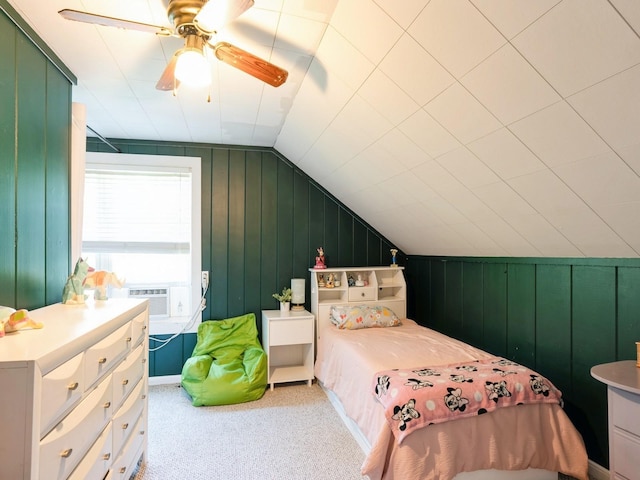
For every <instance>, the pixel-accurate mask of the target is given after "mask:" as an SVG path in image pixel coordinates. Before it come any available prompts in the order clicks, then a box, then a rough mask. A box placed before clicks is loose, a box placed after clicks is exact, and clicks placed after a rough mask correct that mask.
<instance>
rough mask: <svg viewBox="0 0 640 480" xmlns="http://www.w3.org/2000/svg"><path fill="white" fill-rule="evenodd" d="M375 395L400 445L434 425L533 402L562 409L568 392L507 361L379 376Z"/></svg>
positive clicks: (430, 367)
mask: <svg viewBox="0 0 640 480" xmlns="http://www.w3.org/2000/svg"><path fill="white" fill-rule="evenodd" d="M372 391H373V394H374V395H375V397H376V398H377V399H378V401H379V402H380V403H381V404H382V406H383V407H384V412H385V416H386V419H387V423H388V424H389V427H391V431H392V432H393V434H394V435H395V437H396V439H397V442H398V444H400V443H402V441H403V440H404V438H405V437H406V436H407V435H409V434H411V433H413V432H415V431H416V430H418V429H420V428H424V427H428V426H430V425H433V424H436V423H442V422H448V421H453V420H460V419H462V418H467V417H474V416H477V415H483V414H486V413H490V412H493V411H494V410H497V409H498V408H502V407H514V406H519V405H528V404H532V403H555V404H561V402H562V393H561V392H560V391H559V390H558V389H557V388H556V387H555V386H554V385H553V384H552V383H551V382H550V381H549V380H547V379H546V378H544V377H543V376H541V375H540V374H538V373H536V372H534V371H533V370H531V369H529V368H527V367H524V366H522V365H519V364H517V363H515V362H512V361H510V360H507V359H506V358H501V357H492V358H488V359H484V360H476V361H473V362H457V363H450V364H447V365H438V366H433V365H427V366H422V367H417V368H394V369H391V370H383V371H381V372H378V373H376V374H375V376H374V378H373V386H372Z"/></svg>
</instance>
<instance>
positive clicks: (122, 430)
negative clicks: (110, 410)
mask: <svg viewBox="0 0 640 480" xmlns="http://www.w3.org/2000/svg"><path fill="white" fill-rule="evenodd" d="M144 383H145V382H143V381H140V382H138V384H137V385H136V386H135V388H134V389H133V391H132V392H131V395H129V397H128V398H127V399H126V400H125V402H124V403H123V404H122V407H121V408H120V409H119V410H118V411H117V412H115V414H114V416H113V422H112V423H113V453H114V454H116V455H117V454H118V453H119V452H120V449H121V448H122V446H123V445H124V444H125V442H126V441H127V439H128V438H129V436H130V435H131V432H132V431H133V427H134V425H135V424H136V422H137V421H138V418H140V416H141V415H142V410H143V409H144V398H145V396H146V392H145V390H144V388H145V385H144Z"/></svg>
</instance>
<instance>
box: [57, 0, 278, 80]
mask: <svg viewBox="0 0 640 480" xmlns="http://www.w3.org/2000/svg"><path fill="white" fill-rule="evenodd" d="M253 4H254V0H169V2H168V5H167V17H168V19H169V22H171V24H172V25H173V27H164V26H158V25H151V24H147V23H140V22H135V21H131V20H124V19H120V18H113V17H107V16H103V15H97V14H94V13H88V12H82V11H78V10H70V9H64V10H60V11H59V12H58V13H59V14H60V15H61V16H62V17H64V18H65V19H67V20H75V21H79V22H85V23H92V24H96V25H104V26H109V27H118V28H124V29H129V30H138V31H142V32H148V33H154V34H156V35H158V36H163V37H171V36H175V37H181V38H183V39H184V41H185V44H184V47H183V48H181V49H179V50H178V51H176V52H175V54H174V55H173V57H171V60H170V61H169V63H168V65H167V67H166V68H165V70H164V72H163V73H162V75H161V76H160V79H159V80H158V83H157V84H156V88H157V89H158V90H173V91H175V90H176V89H177V87H178V86H179V84H180V82H181V81H183V82H185V83H186V82H188V81H189V80H190V81H191V83H193V84H196V85H208V84H209V82H210V78H209V76H210V68H209V64H208V61H207V53H206V52H207V51H208V50H211V51H213V53H214V54H215V56H216V57H217V58H218V59H219V60H221V61H222V62H224V63H227V64H229V65H231V66H232V67H235V68H237V69H239V70H242V71H243V72H245V73H248V74H249V75H252V76H253V77H255V78H258V79H259V80H262V81H263V82H265V83H267V84H269V85H272V86H274V87H279V86H280V85H282V84H283V83H284V82H285V81H286V80H287V76H288V75H289V74H288V72H287V71H286V70H284V69H282V68H280V67H278V66H276V65H274V64H272V63H270V62H267V61H266V60H263V59H261V58H259V57H257V56H255V55H253V54H251V53H249V52H247V51H245V50H242V49H241V48H239V47H236V46H235V45H232V44H230V43H228V42H216V43H213V42H212V39H213V37H215V35H216V34H217V32H218V31H219V30H220V29H221V28H222V27H224V26H225V25H226V24H228V23H229V22H231V21H233V20H234V19H235V18H237V17H238V16H240V15H241V14H242V13H244V12H245V11H247V10H248V9H249V8H251V7H252V6H253Z"/></svg>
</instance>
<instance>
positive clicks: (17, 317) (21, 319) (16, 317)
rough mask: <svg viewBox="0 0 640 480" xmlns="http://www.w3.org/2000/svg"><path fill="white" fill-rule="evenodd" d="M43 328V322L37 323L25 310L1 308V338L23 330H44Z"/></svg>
mask: <svg viewBox="0 0 640 480" xmlns="http://www.w3.org/2000/svg"><path fill="white" fill-rule="evenodd" d="M43 326H44V325H43V324H42V322H36V321H35V320H32V319H31V318H29V312H28V311H26V310H24V309H21V310H14V309H13V308H10V307H0V338H2V337H4V336H5V334H7V333H11V332H16V331H18V330H20V329H22V328H42V327H43Z"/></svg>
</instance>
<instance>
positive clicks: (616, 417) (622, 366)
mask: <svg viewBox="0 0 640 480" xmlns="http://www.w3.org/2000/svg"><path fill="white" fill-rule="evenodd" d="M591 375H592V376H593V377H594V378H595V379H596V380H600V381H601V382H603V383H606V384H607V398H608V403H609V473H610V476H611V479H621V480H622V479H624V480H640V368H638V367H636V362H635V361H634V360H624V361H621V362H613V363H604V364H602V365H596V366H595V367H593V368H592V369H591Z"/></svg>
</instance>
